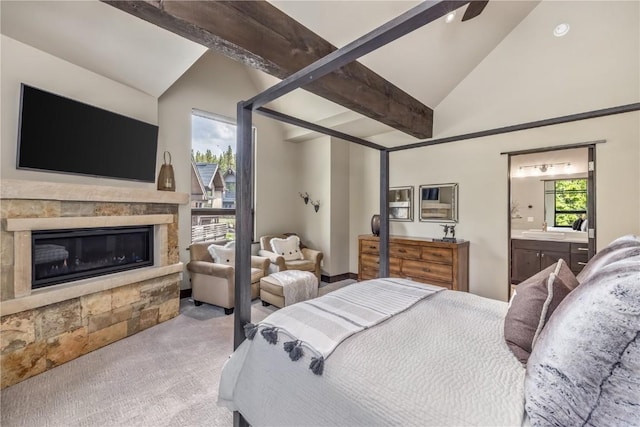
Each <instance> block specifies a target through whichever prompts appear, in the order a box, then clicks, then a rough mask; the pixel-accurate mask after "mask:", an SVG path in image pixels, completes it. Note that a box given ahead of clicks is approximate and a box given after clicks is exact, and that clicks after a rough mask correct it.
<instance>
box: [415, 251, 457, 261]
mask: <svg viewBox="0 0 640 427" xmlns="http://www.w3.org/2000/svg"><path fill="white" fill-rule="evenodd" d="M421 258H422V259H423V260H425V261H430V262H438V263H442V264H453V252H452V251H451V249H446V248H422V254H421Z"/></svg>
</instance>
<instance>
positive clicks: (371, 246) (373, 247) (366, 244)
mask: <svg viewBox="0 0 640 427" xmlns="http://www.w3.org/2000/svg"><path fill="white" fill-rule="evenodd" d="M360 252H361V253H363V254H373V255H378V254H379V253H380V244H379V243H378V242H372V241H366V240H363V241H361V242H360Z"/></svg>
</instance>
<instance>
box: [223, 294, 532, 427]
mask: <svg viewBox="0 0 640 427" xmlns="http://www.w3.org/2000/svg"><path fill="white" fill-rule="evenodd" d="M506 309H507V304H506V303H504V302H500V301H495V300H491V299H486V298H482V297H478V296H476V295H472V294H468V293H463V292H454V291H443V292H439V293H437V294H435V295H433V296H431V297H430V298H427V299H424V300H422V301H420V302H418V303H416V304H415V305H414V306H413V307H411V308H410V309H408V310H406V311H404V312H403V313H401V314H398V315H397V316H394V317H392V318H390V319H389V320H386V321H384V322H382V323H380V324H379V325H377V326H375V327H373V328H370V329H368V330H365V331H363V332H361V333H359V334H357V335H353V336H351V337H349V338H348V339H346V340H345V341H344V342H343V343H342V344H341V345H340V346H338V347H337V348H336V349H335V351H334V352H333V353H332V355H331V358H330V363H327V364H326V365H325V368H324V373H323V375H322V376H318V375H313V374H312V373H311V372H310V371H309V369H307V367H308V366H309V362H310V357H311V356H310V355H305V356H303V357H302V358H301V359H300V360H298V361H296V362H292V361H291V360H290V359H289V358H288V357H282V351H283V350H282V348H281V344H280V345H278V346H274V345H271V344H268V343H267V342H266V341H265V340H264V339H254V340H253V341H248V340H247V341H245V342H244V343H243V344H242V345H241V346H240V347H239V348H238V350H237V351H236V352H235V353H234V354H233V355H232V357H231V358H230V359H229V360H228V361H227V363H226V365H225V367H224V369H223V372H222V377H221V381H220V393H219V396H220V398H219V399H220V400H219V404H221V405H225V406H227V407H229V408H230V409H233V410H239V411H240V412H241V413H242V414H243V415H244V417H245V418H246V419H247V421H248V422H249V423H250V424H251V425H252V426H254V427H257V426H262V425H270V426H275V425H279V426H305V425H307V426H311V425H313V426H365V425H366V426H372V425H402V426H427V425H458V426H461V425H492V426H495V425H520V424H521V423H522V420H523V415H524V397H523V381H524V372H525V369H524V368H523V367H522V365H521V364H520V363H519V362H518V361H517V359H516V358H515V357H514V356H513V355H512V354H511V352H510V351H509V349H508V348H507V346H506V344H505V343H504V339H503V321H504V315H505V313H506ZM267 319H268V318H267ZM267 319H265V320H267Z"/></svg>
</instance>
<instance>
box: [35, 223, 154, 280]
mask: <svg viewBox="0 0 640 427" xmlns="http://www.w3.org/2000/svg"><path fill="white" fill-rule="evenodd" d="M153 229H154V228H153V226H152V225H149V226H142V227H109V228H90V229H73V230H51V231H34V232H32V234H31V239H32V242H31V243H32V245H31V248H32V253H31V265H32V270H31V273H32V274H31V277H32V284H31V288H32V289H36V288H42V287H45V286H51V285H55V284H58V283H63V282H69V281H72V280H79V279H84V278H87V277H94V276H101V275H104V274H110V273H115V272H118V271H125V270H130V269H134V268H140V267H146V266H150V265H153Z"/></svg>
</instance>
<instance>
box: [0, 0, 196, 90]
mask: <svg viewBox="0 0 640 427" xmlns="http://www.w3.org/2000/svg"><path fill="white" fill-rule="evenodd" d="M0 7H1V19H2V20H1V26H0V29H1V30H2V34H4V35H6V36H8V37H11V38H13V39H15V40H18V41H20V42H22V43H25V44H28V45H31V46H33V47H35V48H37V49H40V50H42V51H44V52H48V53H50V54H52V55H55V56H57V57H59V58H62V59H64V60H66V61H69V62H71V63H73V64H75V65H78V66H80V67H82V68H86V69H87V70H90V71H93V72H95V73H97V74H100V75H103V76H105V77H108V78H110V79H112V80H115V81H117V82H120V83H123V84H125V85H128V86H131V87H133V88H136V89H138V90H141V91H142V92H145V93H147V94H149V95H152V96H155V97H159V96H160V95H162V93H164V91H166V90H167V89H168V88H169V87H170V86H171V85H172V84H173V83H174V82H175V81H176V80H177V79H178V78H179V77H180V76H181V75H182V74H184V72H185V71H186V70H187V69H189V67H191V65H193V63H194V62H195V61H196V60H197V59H198V58H199V57H200V56H201V55H202V54H203V53H204V52H206V50H207V48H206V47H204V46H201V45H199V44H196V43H193V42H191V41H189V40H187V39H184V38H182V37H180V36H178V35H175V34H173V33H170V32H168V31H165V30H163V29H161V28H159V27H157V26H155V25H152V24H149V23H148V22H145V21H143V20H141V19H139V18H136V17H134V16H132V15H129V14H127V13H124V12H122V11H120V10H118V9H116V8H114V7H113V6H109V5H108V4H105V3H101V2H99V1H97V0H89V1H86V0H85V1H61V0H54V1H51V0H48V1H13V0H1V1H0Z"/></svg>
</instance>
